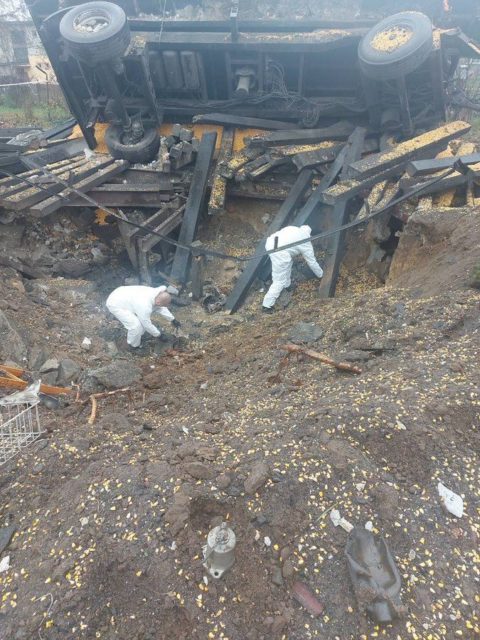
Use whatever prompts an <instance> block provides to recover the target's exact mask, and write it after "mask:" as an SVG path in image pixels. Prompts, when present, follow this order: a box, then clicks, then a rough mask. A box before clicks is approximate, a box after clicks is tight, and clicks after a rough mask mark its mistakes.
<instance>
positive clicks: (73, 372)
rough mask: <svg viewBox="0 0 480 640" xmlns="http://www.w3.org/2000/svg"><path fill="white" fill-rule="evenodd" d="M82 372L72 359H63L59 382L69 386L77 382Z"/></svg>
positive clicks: (59, 368)
mask: <svg viewBox="0 0 480 640" xmlns="http://www.w3.org/2000/svg"><path fill="white" fill-rule="evenodd" d="M81 371H82V368H81V366H80V365H79V364H78V362H75V360H72V359H71V358H63V359H62V360H60V365H59V367H58V382H59V383H60V384H65V385H66V384H69V383H70V382H75V381H76V380H77V378H78V376H79V375H80V373H81Z"/></svg>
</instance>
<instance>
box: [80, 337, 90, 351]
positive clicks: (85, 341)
mask: <svg viewBox="0 0 480 640" xmlns="http://www.w3.org/2000/svg"><path fill="white" fill-rule="evenodd" d="M91 346H92V341H91V340H90V338H84V339H83V340H82V349H83V350H84V351H90V348H91Z"/></svg>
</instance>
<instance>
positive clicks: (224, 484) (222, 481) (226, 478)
mask: <svg viewBox="0 0 480 640" xmlns="http://www.w3.org/2000/svg"><path fill="white" fill-rule="evenodd" d="M231 483H232V476H231V475H230V474H229V473H221V474H220V475H219V476H217V478H216V480H215V484H216V486H217V487H218V488H219V489H228V487H229V486H230V485H231Z"/></svg>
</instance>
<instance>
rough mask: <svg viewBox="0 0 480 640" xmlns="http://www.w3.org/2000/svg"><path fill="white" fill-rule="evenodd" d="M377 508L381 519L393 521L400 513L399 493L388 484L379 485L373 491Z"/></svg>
mask: <svg viewBox="0 0 480 640" xmlns="http://www.w3.org/2000/svg"><path fill="white" fill-rule="evenodd" d="M372 496H373V498H374V504H375V508H376V510H377V512H378V514H379V516H380V517H381V518H384V519H385V520H392V519H393V518H395V516H396V513H397V511H398V501H399V495H398V491H397V490H396V489H395V488H394V487H391V486H390V485H388V484H379V485H377V486H376V487H373V489H372Z"/></svg>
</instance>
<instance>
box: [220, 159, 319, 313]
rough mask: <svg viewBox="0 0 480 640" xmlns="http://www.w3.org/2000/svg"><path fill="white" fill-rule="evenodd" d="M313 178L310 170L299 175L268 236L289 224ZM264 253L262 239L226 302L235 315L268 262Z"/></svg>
mask: <svg viewBox="0 0 480 640" xmlns="http://www.w3.org/2000/svg"><path fill="white" fill-rule="evenodd" d="M312 176H313V173H312V172H311V171H310V170H309V169H304V170H303V171H301V172H300V173H299V175H298V178H297V180H296V182H295V184H294V185H293V187H292V189H291V190H290V193H289V194H288V197H287V199H286V200H285V202H284V203H283V204H282V206H281V207H280V209H279V210H278V212H277V214H276V216H275V217H274V219H273V220H272V222H271V223H270V224H269V226H268V229H267V231H266V236H270V235H272V233H275V232H276V231H279V230H280V229H282V228H283V227H284V226H285V225H286V223H287V222H289V220H290V219H291V218H292V216H293V214H294V212H295V211H296V210H297V209H298V207H299V205H300V203H301V202H302V199H303V197H304V196H305V193H306V192H307V189H308V188H309V187H310V184H311V181H312ZM264 253H265V238H262V239H261V240H260V242H259V243H258V245H257V247H256V249H255V255H254V257H253V258H252V259H251V260H249V262H248V263H247V265H246V267H245V269H244V270H243V272H242V275H241V276H240V277H239V278H238V280H237V282H236V283H235V286H234V287H233V289H232V291H231V292H230V295H229V296H228V298H227V300H226V302H225V309H226V310H228V311H230V313H235V311H237V309H238V308H239V307H240V306H241V305H242V303H243V301H244V300H245V298H246V297H247V294H248V291H249V290H250V287H251V286H252V284H253V282H254V280H255V278H256V277H257V274H258V273H259V271H260V269H261V268H262V266H263V265H264V264H265V262H267V261H268V257H267V256H265V255H264Z"/></svg>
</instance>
